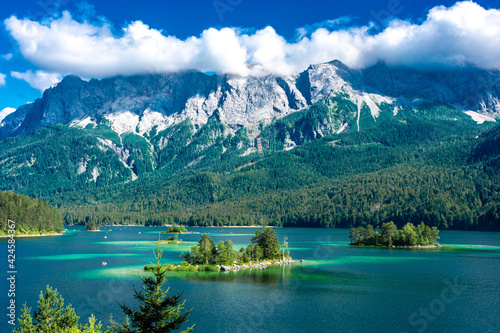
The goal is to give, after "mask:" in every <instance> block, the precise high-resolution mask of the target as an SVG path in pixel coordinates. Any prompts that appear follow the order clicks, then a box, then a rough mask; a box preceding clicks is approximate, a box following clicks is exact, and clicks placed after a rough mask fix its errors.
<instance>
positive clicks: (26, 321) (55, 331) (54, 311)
mask: <svg viewBox="0 0 500 333" xmlns="http://www.w3.org/2000/svg"><path fill="white" fill-rule="evenodd" d="M22 312H23V314H22V316H21V318H20V319H19V326H20V327H19V328H17V329H15V330H14V331H13V333H27V332H36V333H49V332H50V333H59V332H66V331H69V330H71V329H77V328H78V319H79V317H78V316H77V315H76V313H75V309H74V308H73V307H72V306H71V304H69V305H68V306H67V307H66V308H65V307H64V299H63V298H62V297H61V296H60V295H59V294H58V292H57V289H52V288H51V287H49V286H47V288H45V292H40V299H39V301H38V311H35V312H34V314H33V317H31V315H30V312H31V308H28V307H27V306H26V304H24V307H23V310H22Z"/></svg>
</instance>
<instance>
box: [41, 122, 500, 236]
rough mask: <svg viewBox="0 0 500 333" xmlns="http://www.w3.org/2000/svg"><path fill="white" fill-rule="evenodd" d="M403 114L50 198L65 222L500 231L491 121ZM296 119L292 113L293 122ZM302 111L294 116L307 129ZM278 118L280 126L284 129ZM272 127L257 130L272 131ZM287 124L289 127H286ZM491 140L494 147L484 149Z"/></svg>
mask: <svg viewBox="0 0 500 333" xmlns="http://www.w3.org/2000/svg"><path fill="white" fill-rule="evenodd" d="M455 116H456V115H453V114H451V115H449V116H448V117H447V118H446V119H435V118H436V117H434V116H433V117H431V116H428V118H427V119H426V118H422V117H411V116H407V118H406V119H404V121H402V120H401V119H397V118H391V119H387V120H384V121H383V122H380V123H379V124H376V126H375V125H374V126H373V127H371V128H369V129H367V130H364V131H359V132H358V131H350V132H348V133H341V134H333V135H329V136H324V137H322V138H320V139H317V140H313V141H311V140H309V141H311V142H309V143H308V144H304V145H303V146H300V147H297V148H295V149H293V150H290V151H279V152H276V151H273V150H272V149H271V147H272V144H273V143H272V138H271V139H269V138H268V139H267V140H266V142H264V148H265V149H264V150H265V151H266V156H265V157H264V158H263V159H259V158H258V157H257V156H255V154H254V155H253V157H252V158H249V157H248V156H247V157H245V158H242V159H241V160H238V159H231V160H230V161H225V160H224V159H223V158H221V159H220V160H219V162H218V163H216V164H214V165H212V166H210V167H205V168H201V169H198V170H197V171H193V170H192V171H186V172H184V173H181V174H178V175H175V176H172V177H165V176H164V175H162V174H161V173H158V174H151V175H150V176H149V177H150V178H149V179H148V180H146V181H142V182H135V183H129V184H122V185H116V186H112V187H108V188H106V189H101V190H95V191H91V192H89V191H75V192H73V193H71V194H68V195H57V196H52V197H50V200H51V201H52V202H53V203H56V204H58V205H60V206H62V207H63V208H61V211H62V213H63V216H64V218H65V220H66V222H67V223H85V222H89V221H92V222H93V223H97V224H99V223H101V224H109V223H124V224H129V223H132V224H133V223H140V224H147V225H160V224H164V223H172V222H175V223H188V224H191V225H206V226H208V225H255V224H271V225H277V226H301V227H353V226H358V225H366V224H373V225H380V224H381V223H383V222H388V221H393V222H395V223H396V224H397V225H398V226H400V227H401V226H403V225H404V224H406V223H407V222H412V223H415V224H417V223H420V222H422V221H423V222H424V223H426V224H427V225H430V226H436V227H438V228H440V229H448V228H452V229H467V230H470V229H472V230H478V229H480V230H498V229H500V218H499V213H500V210H499V208H500V179H499V177H498V176H497V172H496V171H497V170H498V163H497V158H498V155H497V153H496V151H495V149H496V148H494V147H495V146H496V145H495V144H494V142H493V141H494V140H496V139H497V138H498V137H499V133H500V132H499V131H500V130H499V128H498V127H497V126H496V125H494V124H493V125H491V124H483V125H481V126H477V125H475V124H473V123H472V122H470V121H469V120H470V119H468V118H464V119H463V120H462V121H457V120H456V119H455ZM295 117H296V119H297V116H295ZM304 117H307V113H305V114H304V115H303V117H302V118H299V120H300V121H301V122H302V123H306V122H307V121H309V119H307V118H304ZM284 121H286V119H285V120H279V122H281V123H283V122H284ZM273 126H274V128H276V126H277V125H276V124H275V123H274V124H271V125H270V126H269V127H267V128H266V129H264V130H263V132H266V131H267V133H272V128H273ZM290 128H292V127H290ZM492 142H493V143H492Z"/></svg>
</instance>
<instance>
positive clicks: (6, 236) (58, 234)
mask: <svg viewBox="0 0 500 333" xmlns="http://www.w3.org/2000/svg"><path fill="white" fill-rule="evenodd" d="M62 234H64V232H61V233H57V232H54V233H50V234H33V235H29V234H21V235H19V234H15V235H14V237H15V238H20V237H22V238H24V237H47V236H61V235H62ZM9 237H10V236H9V235H0V238H9Z"/></svg>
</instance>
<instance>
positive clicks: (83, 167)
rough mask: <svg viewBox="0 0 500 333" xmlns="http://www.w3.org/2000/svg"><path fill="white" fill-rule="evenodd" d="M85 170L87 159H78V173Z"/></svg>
mask: <svg viewBox="0 0 500 333" xmlns="http://www.w3.org/2000/svg"><path fill="white" fill-rule="evenodd" d="M85 171H87V161H80V164H79V165H78V174H79V175H81V174H82V173H84V172H85Z"/></svg>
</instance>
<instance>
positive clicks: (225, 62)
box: [5, 1, 500, 89]
mask: <svg viewBox="0 0 500 333" xmlns="http://www.w3.org/2000/svg"><path fill="white" fill-rule="evenodd" d="M5 26H6V28H7V30H8V31H9V32H10V34H11V35H12V37H13V38H14V39H15V41H16V42H17V44H18V45H19V49H20V51H21V53H22V55H23V56H24V57H25V58H26V59H27V60H29V61H30V62H32V63H33V64H34V65H35V66H37V67H38V68H39V69H40V71H36V72H35V73H17V74H15V75H16V76H15V77H19V78H23V76H24V79H25V80H26V81H28V82H30V81H31V82H30V84H31V83H32V82H33V84H35V83H36V84H37V86H36V87H37V88H38V89H43V88H42V86H44V85H47V86H49V85H50V84H52V83H53V82H51V79H54V78H56V77H60V76H61V75H65V74H69V73H72V74H76V75H79V76H81V77H84V78H94V77H95V78H103V77H110V76H114V75H131V74H143V73H156V72H172V71H179V70H186V69H198V70H201V71H204V72H209V71H210V72H217V73H233V74H240V75H264V74H269V73H275V74H280V75H283V74H290V73H293V72H299V71H302V70H304V69H306V68H307V67H308V66H309V65H310V64H314V63H322V62H327V61H331V60H333V59H339V60H341V61H342V62H344V63H346V64H347V65H348V66H351V67H354V68H363V67H366V66H370V65H372V64H375V63H377V62H380V61H383V62H385V63H387V64H389V65H401V66H411V67H420V66H457V65H458V66H459V65H463V64H474V65H476V66H478V67H481V68H487V69H500V10H497V9H485V8H483V7H481V6H479V5H478V4H476V3H474V2H471V1H464V2H458V3H456V4H455V5H454V6H452V7H449V8H446V7H443V6H439V7H434V8H432V9H431V10H430V11H429V13H428V15H427V17H426V19H425V20H424V21H423V22H421V23H412V22H410V21H405V20H400V19H393V20H392V21H391V22H389V24H388V26H387V27H386V28H385V29H383V30H381V31H380V32H378V33H376V34H372V33H370V26H364V27H349V28H345V27H343V28H342V27H337V25H335V24H332V25H330V26H327V27H326V28H325V25H318V28H316V27H315V28H314V29H310V27H309V29H305V30H304V29H302V30H300V31H299V30H298V31H297V32H298V33H297V38H296V39H295V40H293V41H287V40H286V39H285V38H283V37H282V36H280V35H279V34H278V33H277V32H276V31H275V30H274V28H272V27H266V28H263V29H261V30H257V31H255V32H253V33H245V32H244V31H243V30H241V29H238V28H222V29H214V28H210V29H207V30H205V31H203V32H202V33H201V35H200V36H192V37H189V38H187V39H185V40H181V39H178V38H176V37H174V36H166V35H164V34H163V33H162V31H159V30H155V29H151V28H150V27H149V26H148V25H146V24H145V23H143V22H141V21H135V22H132V23H130V24H128V25H126V26H125V27H123V28H122V32H121V33H120V34H114V33H113V29H112V27H110V26H109V24H108V23H106V22H102V23H101V24H91V23H88V21H84V22H78V21H76V20H75V19H73V18H72V16H71V14H70V13H69V12H64V13H63V15H62V16H61V17H59V18H56V19H52V20H49V21H43V22H36V21H31V20H29V19H19V18H17V17H15V16H12V17H10V18H8V19H6V20H5ZM306 30H308V31H306ZM28 79H30V81H29V80H28ZM41 82H45V83H41ZM33 84H32V86H33Z"/></svg>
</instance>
